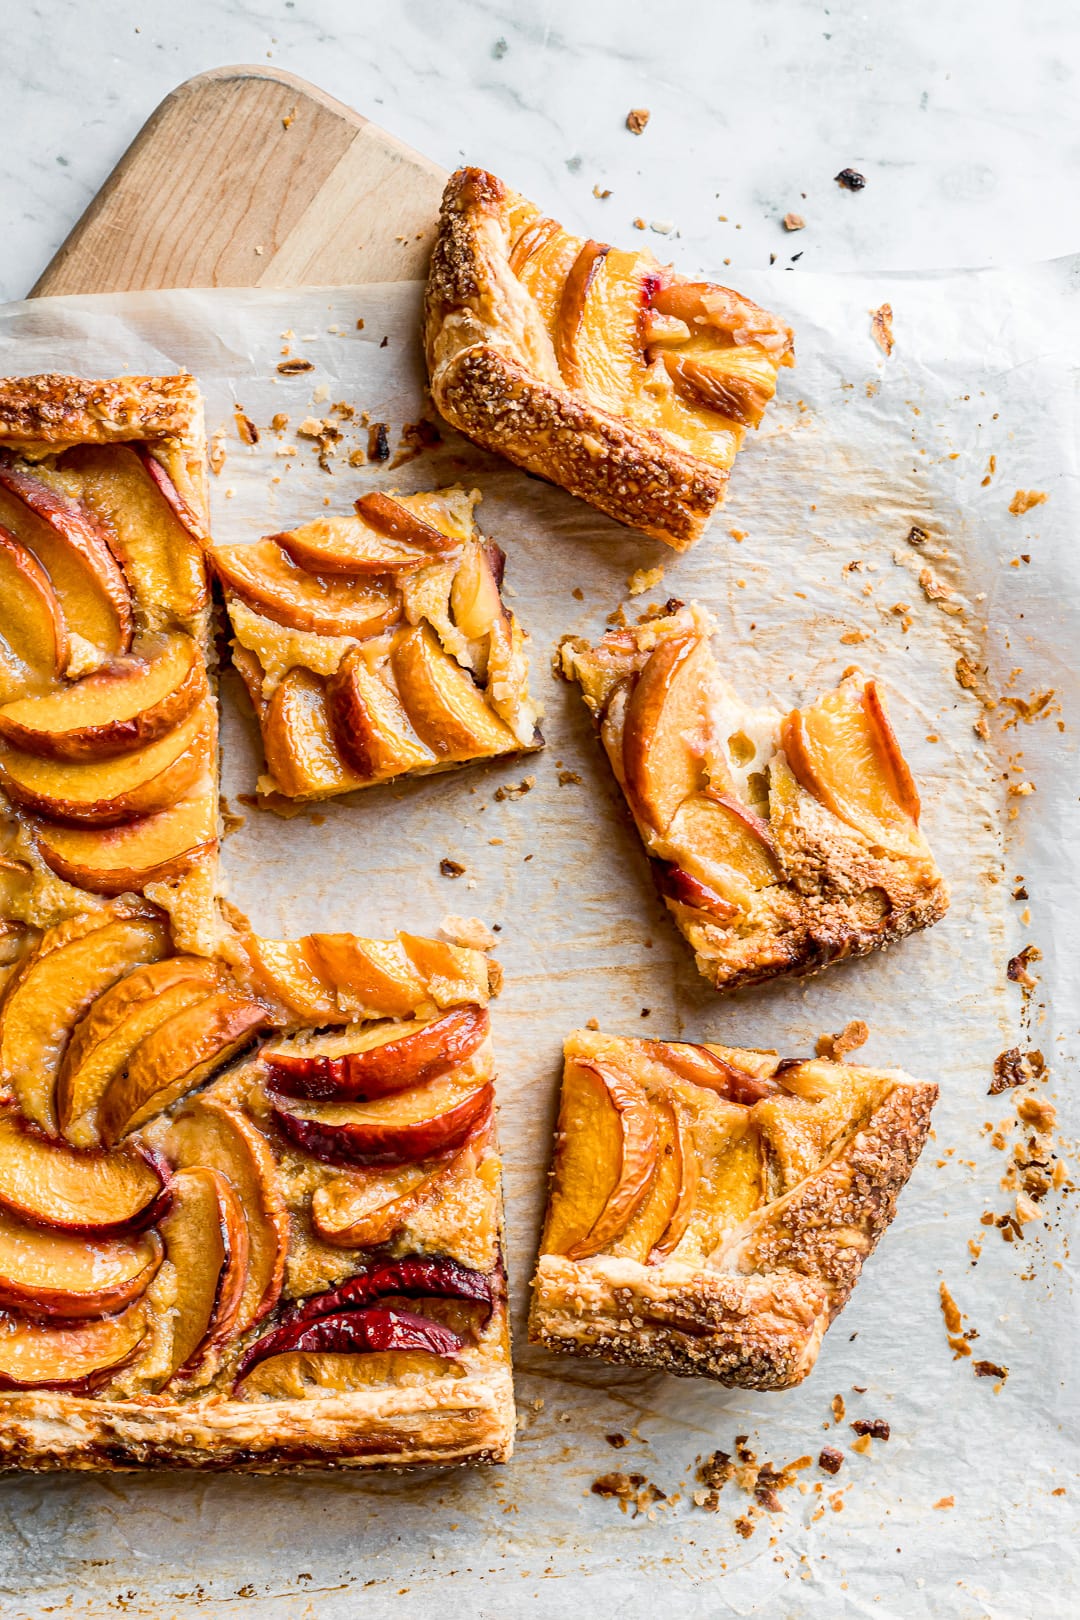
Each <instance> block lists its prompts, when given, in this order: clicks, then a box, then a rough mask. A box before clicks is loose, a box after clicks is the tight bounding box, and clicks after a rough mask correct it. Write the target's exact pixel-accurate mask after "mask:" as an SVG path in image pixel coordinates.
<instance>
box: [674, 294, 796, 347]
mask: <svg viewBox="0 0 1080 1620" xmlns="http://www.w3.org/2000/svg"><path fill="white" fill-rule="evenodd" d="M652 304H653V308H654V309H655V310H657V311H658V312H659V313H660V314H661V315H668V316H670V317H671V318H672V319H673V320H678V321H683V322H685V324H686V325H687V326H689V327H690V328H692V329H696V330H700V329H701V328H702V327H705V328H709V329H711V330H712V331H714V332H717V333H718V334H719V335H720V337H721V338H722V339H723V340H724V343H725V344H726V345H728V346H730V345H734V346H736V347H740V348H741V347H747V346H749V345H751V344H756V345H757V346H758V348H760V349H764V350H765V352H766V354H770V355H772V356H773V358H774V359H775V360H776V361H777V362H778V363H779V364H780V365H788V366H790V365H792V364H793V363H794V353H793V343H792V336H791V330H790V328H789V327H788V326H786V325H785V324H784V322H783V321H781V320H780V319H779V318H778V317H777V316H775V315H771V314H770V313H769V311H768V310H765V309H761V308H759V306H758V305H757V304H752V303H750V302H749V300H748V299H746V298H743V297H742V296H741V294H739V293H735V292H732V290H731V288H730V287H720V286H717V285H716V284H715V283H714V282H711V281H682V280H672V281H667V282H665V284H663V285H662V286H659V287H657V288H656V289H655V290H654V292H653V295H652Z"/></svg>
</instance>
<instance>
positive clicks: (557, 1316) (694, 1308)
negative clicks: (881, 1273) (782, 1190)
mask: <svg viewBox="0 0 1080 1620" xmlns="http://www.w3.org/2000/svg"><path fill="white" fill-rule="evenodd" d="M936 1098H937V1087H936V1086H935V1085H932V1084H930V1083H927V1082H922V1081H908V1080H904V1081H898V1082H897V1083H896V1084H895V1086H894V1087H893V1089H892V1090H891V1091H890V1092H889V1093H888V1095H887V1096H886V1097H885V1098H884V1100H883V1101H882V1102H881V1103H880V1105H879V1106H878V1107H877V1108H876V1109H875V1111H874V1112H873V1114H872V1115H871V1116H870V1118H869V1119H868V1120H867V1121H866V1123H865V1125H864V1126H863V1127H862V1129H861V1130H859V1131H858V1132H856V1133H855V1135H854V1136H852V1137H851V1138H850V1139H849V1140H848V1141H847V1142H846V1143H845V1144H844V1145H843V1147H842V1148H841V1149H840V1150H839V1151H838V1152H837V1153H836V1154H835V1156H834V1157H833V1158H832V1159H831V1160H829V1161H828V1163H826V1164H825V1165H823V1166H822V1167H821V1168H820V1169H819V1170H817V1171H815V1172H814V1173H813V1174H812V1175H810V1176H808V1177H806V1179H805V1180H804V1181H802V1182H800V1183H799V1184H798V1185H797V1186H796V1187H794V1188H793V1189H792V1191H791V1192H790V1193H788V1194H786V1195H785V1196H784V1197H783V1198H780V1199H777V1200H776V1201H775V1202H774V1203H771V1204H767V1205H765V1206H764V1207H763V1208H762V1209H761V1210H759V1211H757V1212H756V1213H755V1214H754V1215H753V1216H751V1217H750V1219H749V1220H748V1221H746V1222H745V1223H744V1225H743V1226H742V1228H740V1229H739V1230H737V1231H736V1232H735V1233H734V1234H733V1235H732V1237H731V1238H730V1239H729V1241H728V1242H727V1243H726V1244H725V1245H724V1247H723V1248H722V1250H721V1251H720V1252H719V1253H717V1254H715V1255H714V1256H712V1257H711V1260H710V1263H709V1265H708V1266H707V1267H703V1268H699V1269H696V1270H693V1269H691V1268H689V1267H687V1266H684V1265H674V1264H671V1263H669V1264H667V1265H662V1266H645V1265H641V1264H639V1263H638V1262H636V1261H626V1260H612V1259H607V1258H599V1259H596V1260H592V1261H579V1262H574V1261H570V1260H566V1259H564V1258H562V1257H561V1256H555V1255H541V1257H540V1262H539V1265H538V1267H537V1272H536V1276H535V1278H534V1280H533V1303H532V1310H531V1314H530V1318H529V1337H530V1339H531V1340H532V1341H533V1342H534V1343H538V1344H543V1345H546V1346H547V1348H548V1349H550V1350H555V1351H558V1352H560V1353H562V1354H572V1355H584V1356H591V1357H597V1358H599V1359H601V1360H604V1361H613V1362H620V1363H628V1364H630V1365H633V1366H642V1367H653V1368H657V1369H658V1370H661V1371H664V1372H672V1373H677V1374H681V1375H684V1376H686V1375H693V1376H699V1377H705V1378H713V1379H716V1380H718V1381H719V1382H720V1383H723V1384H728V1385H733V1386H737V1387H739V1388H745V1389H761V1390H766V1389H789V1388H791V1387H792V1386H793V1385H795V1384H798V1383H801V1381H802V1380H803V1379H804V1378H805V1377H806V1375H807V1373H808V1372H809V1371H810V1370H811V1368H812V1367H813V1365H814V1362H815V1360H816V1359H817V1354H818V1351H819V1349H820V1347H821V1341H822V1339H823V1337H824V1334H825V1331H826V1329H827V1328H828V1326H829V1324H830V1322H831V1321H832V1320H833V1318H834V1317H835V1316H836V1315H837V1314H838V1313H839V1311H841V1310H842V1309H843V1307H844V1305H845V1304H846V1302H847V1300H848V1298H849V1296H850V1294H851V1290H852V1289H853V1288H854V1286H855V1284H856V1282H857V1281H858V1279H859V1275H860V1273H861V1271H862V1267H863V1264H864V1262H865V1260H866V1259H867V1258H868V1256H869V1255H870V1254H871V1253H872V1251H873V1249H874V1248H875V1246H876V1244H877V1242H878V1240H879V1239H880V1237H881V1235H882V1233H883V1232H884V1231H885V1229H886V1227H887V1226H888V1225H889V1223H890V1222H891V1220H892V1218H893V1216H894V1214H895V1213H896V1200H897V1198H898V1196H899V1194H900V1192H901V1190H902V1189H903V1187H904V1186H905V1185H906V1183H907V1181H908V1178H909V1176H910V1175H911V1172H912V1170H913V1169H914V1167H915V1164H916V1162H917V1161H918V1158H919V1154H920V1153H921V1151H922V1148H923V1144H924V1143H925V1141H926V1137H927V1134H928V1132H929V1128H930V1114H931V1110H932V1108H933V1105H934V1102H935V1100H936Z"/></svg>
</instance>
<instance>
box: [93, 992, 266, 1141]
mask: <svg viewBox="0 0 1080 1620" xmlns="http://www.w3.org/2000/svg"><path fill="white" fill-rule="evenodd" d="M267 1022H268V1014H267V1011H266V1008H265V1007H264V1006H263V1005H262V1003H261V1002H258V1001H252V1000H251V999H250V998H249V997H247V996H245V995H244V994H243V993H242V992H241V991H240V990H239V988H237V987H234V988H233V989H231V990H218V991H215V992H213V993H212V994H211V995H209V996H205V997H204V998H203V999H202V1000H201V1001H196V1002H195V1003H194V1004H192V1005H190V1006H187V1007H184V1008H182V1009H181V1011H179V1012H175V1013H173V1015H172V1017H171V1018H168V1019H166V1021H165V1022H164V1023H163V1024H161V1025H160V1026H159V1027H158V1028H157V1029H155V1030H153V1031H152V1032H151V1033H150V1034H148V1035H144V1036H143V1038H142V1040H141V1041H140V1042H139V1044H138V1046H136V1048H135V1050H134V1051H133V1052H132V1054H131V1056H130V1058H129V1059H128V1061H127V1063H126V1064H125V1065H124V1067H123V1069H122V1070H121V1071H120V1072H119V1073H118V1074H117V1075H115V1076H114V1078H113V1080H112V1082H111V1084H110V1085H109V1087H108V1089H107V1090H106V1091H105V1093H104V1095H103V1097H102V1099H101V1102H100V1103H99V1104H98V1114H97V1119H98V1131H99V1132H100V1135H101V1140H102V1141H103V1142H104V1143H106V1144H107V1145H111V1144H112V1143H113V1142H116V1141H118V1140H119V1139H120V1137H121V1136H126V1135H128V1134H129V1133H130V1132H131V1131H133V1130H136V1129H137V1128H138V1127H139V1126H140V1125H143V1124H145V1123H146V1121H147V1120H148V1119H152V1118H153V1117H154V1115H155V1114H161V1113H163V1112H164V1111H165V1109H166V1108H168V1107H169V1106H170V1105H171V1104H172V1103H174V1102H175V1101H176V1099H177V1098H178V1097H182V1096H183V1095H184V1093H185V1092H188V1091H192V1090H194V1088H195V1087H196V1086H198V1085H200V1084H201V1083H202V1082H203V1081H204V1080H206V1079H207V1078H208V1077H209V1076H210V1075H211V1074H213V1072H214V1070H215V1069H219V1068H221V1067H222V1066H223V1065H224V1064H225V1063H227V1062H228V1061H229V1059H230V1058H231V1057H234V1056H235V1055H236V1053H237V1052H238V1051H240V1049H241V1047H243V1046H245V1045H246V1044H247V1042H248V1041H249V1040H250V1039H251V1037H252V1035H254V1033H255V1031H256V1030H257V1029H261V1028H262V1027H263V1026H264V1025H265V1024H266V1023H267Z"/></svg>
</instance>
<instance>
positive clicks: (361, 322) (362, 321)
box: [356, 315, 364, 332]
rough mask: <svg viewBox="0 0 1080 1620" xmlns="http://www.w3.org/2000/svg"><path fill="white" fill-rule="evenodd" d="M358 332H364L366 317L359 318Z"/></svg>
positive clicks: (357, 322) (357, 323)
mask: <svg viewBox="0 0 1080 1620" xmlns="http://www.w3.org/2000/svg"><path fill="white" fill-rule="evenodd" d="M356 330H357V331H358V332H362V331H363V330H364V317H363V316H362V315H360V316H358V317H357V321H356Z"/></svg>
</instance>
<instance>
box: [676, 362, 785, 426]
mask: <svg viewBox="0 0 1080 1620" xmlns="http://www.w3.org/2000/svg"><path fill="white" fill-rule="evenodd" d="M756 358H757V361H758V364H757V366H756V367H754V368H739V369H736V368H734V367H733V368H732V369H731V370H730V371H729V370H727V369H726V352H725V350H723V349H720V350H716V349H713V351H712V352H711V353H710V352H709V348H708V347H706V349H705V353H704V354H702V355H700V356H697V355H694V354H689V353H686V352H684V351H680V350H679V349H674V350H665V351H664V352H663V354H662V355H661V360H662V362H663V365H664V369H665V370H666V371H667V374H668V376H669V377H670V378H671V381H672V383H673V385H674V388H675V392H676V393H677V394H680V395H681V396H682V398H683V399H685V400H686V401H687V403H688V404H689V405H693V406H697V407H698V408H699V409H703V410H707V411H715V412H716V413H717V415H718V416H723V417H725V418H726V419H727V421H729V422H734V423H736V424H737V426H739V427H740V428H745V427H756V426H757V424H758V423H759V422H760V421H761V418H762V417H763V416H764V414H765V407H766V406H767V405H768V403H769V401H770V400H771V399H772V397H773V394H774V393H775V391H776V383H775V374H774V371H773V364H772V361H771V360H769V359H768V358H767V357H766V356H765V355H761V354H758V355H757V356H756Z"/></svg>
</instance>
